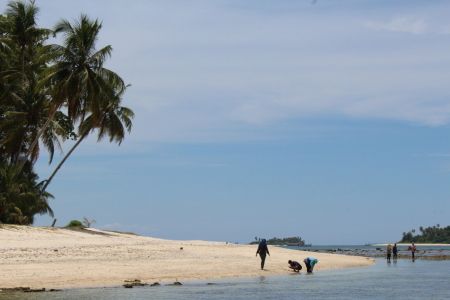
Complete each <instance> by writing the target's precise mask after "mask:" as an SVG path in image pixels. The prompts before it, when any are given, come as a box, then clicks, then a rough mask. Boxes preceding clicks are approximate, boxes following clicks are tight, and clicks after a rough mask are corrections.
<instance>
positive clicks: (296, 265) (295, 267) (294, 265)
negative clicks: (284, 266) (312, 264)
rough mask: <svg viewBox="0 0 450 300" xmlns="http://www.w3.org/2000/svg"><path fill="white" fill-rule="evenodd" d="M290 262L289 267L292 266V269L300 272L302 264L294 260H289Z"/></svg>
mask: <svg viewBox="0 0 450 300" xmlns="http://www.w3.org/2000/svg"><path fill="white" fill-rule="evenodd" d="M288 264H289V268H291V269H292V270H294V272H299V271H300V270H301V269H302V265H301V264H299V263H298V262H297V261H295V260H294V261H292V260H289V261H288Z"/></svg>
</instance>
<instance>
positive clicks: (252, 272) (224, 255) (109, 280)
mask: <svg viewBox="0 0 450 300" xmlns="http://www.w3.org/2000/svg"><path fill="white" fill-rule="evenodd" d="M180 247H183V249H182V250H181V249H180ZM269 251H270V254H271V256H270V257H268V258H267V259H266V269H265V270H261V269H260V259H259V256H258V257H255V252H256V246H254V245H251V246H250V245H236V244H227V243H225V242H205V241H172V240H162V239H156V238H151V237H142V236H137V235H132V234H124V233H115V232H108V231H101V230H96V229H86V230H82V229H66V228H48V227H29V226H9V225H2V226H0V265H1V269H2V271H1V272H0V283H1V285H0V288H2V287H3V288H11V287H18V286H27V287H31V288H43V287H44V288H48V289H50V288H62V287H102V286H119V285H122V284H123V282H124V280H134V279H140V280H142V281H144V282H148V283H153V282H156V281H158V282H163V283H164V282H173V281H183V280H184V281H186V280H195V279H214V278H226V277H242V276H261V275H272V274H283V273H287V272H289V270H288V267H287V261H288V260H289V259H292V260H298V261H303V259H304V258H305V257H307V256H312V254H311V253H309V252H303V251H297V250H290V249H283V248H279V247H271V246H269ZM313 255H314V257H316V258H317V259H318V260H319V263H318V264H317V265H316V267H315V271H320V270H325V269H337V268H351V267H362V266H368V265H372V264H373V259H369V258H366V257H356V256H344V255H335V254H323V253H314V254H313ZM303 271H304V270H303Z"/></svg>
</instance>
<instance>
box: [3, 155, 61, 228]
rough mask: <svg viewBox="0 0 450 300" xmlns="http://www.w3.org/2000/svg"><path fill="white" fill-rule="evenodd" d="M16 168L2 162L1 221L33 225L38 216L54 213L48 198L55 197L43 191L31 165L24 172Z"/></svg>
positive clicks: (5, 161) (4, 161)
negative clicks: (16, 170)
mask: <svg viewBox="0 0 450 300" xmlns="http://www.w3.org/2000/svg"><path fill="white" fill-rule="evenodd" d="M14 168H15V167H14V166H13V165H12V164H11V163H9V162H8V161H7V160H5V159H1V161H0V221H1V222H3V223H17V222H20V223H23V222H25V221H26V224H33V222H34V216H35V215H36V214H41V215H42V214H47V213H48V214H49V215H50V216H51V217H53V211H52V210H51V208H50V206H49V205H48V202H47V200H48V198H53V196H52V195H51V194H49V193H47V192H42V191H41V186H42V184H40V183H38V182H37V180H38V177H37V175H36V174H35V173H34V172H33V169H32V166H31V164H30V163H28V164H26V165H25V168H24V170H23V172H20V173H17V172H15V170H14Z"/></svg>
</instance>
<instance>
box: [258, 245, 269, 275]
mask: <svg viewBox="0 0 450 300" xmlns="http://www.w3.org/2000/svg"><path fill="white" fill-rule="evenodd" d="M258 254H259V257H261V270H264V262H265V261H266V254H269V256H270V253H269V249H268V248H267V244H266V239H262V240H261V243H259V246H258V250H256V255H255V256H258Z"/></svg>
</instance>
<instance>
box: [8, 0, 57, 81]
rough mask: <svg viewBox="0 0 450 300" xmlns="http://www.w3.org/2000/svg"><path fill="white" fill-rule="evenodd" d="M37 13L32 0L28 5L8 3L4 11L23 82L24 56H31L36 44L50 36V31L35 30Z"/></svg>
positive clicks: (14, 2) (20, 2)
mask: <svg viewBox="0 0 450 300" xmlns="http://www.w3.org/2000/svg"><path fill="white" fill-rule="evenodd" d="M38 13H39V8H38V7H37V6H35V5H34V0H30V1H29V2H28V4H27V3H25V2H22V1H11V2H9V3H8V9H7V10H6V14H7V16H9V17H10V20H11V22H10V23H9V24H10V28H9V34H10V36H11V39H12V40H13V41H14V43H15V44H16V45H17V47H18V49H19V53H20V65H21V73H22V79H23V81H25V77H26V76H25V63H26V61H27V59H26V56H27V55H33V53H34V52H35V51H36V46H37V45H38V43H39V42H40V41H42V40H43V39H46V38H47V37H48V36H49V35H50V34H51V30H49V29H43V28H36V19H37V15H38ZM31 60H32V59H31V58H30V57H28V61H31Z"/></svg>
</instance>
